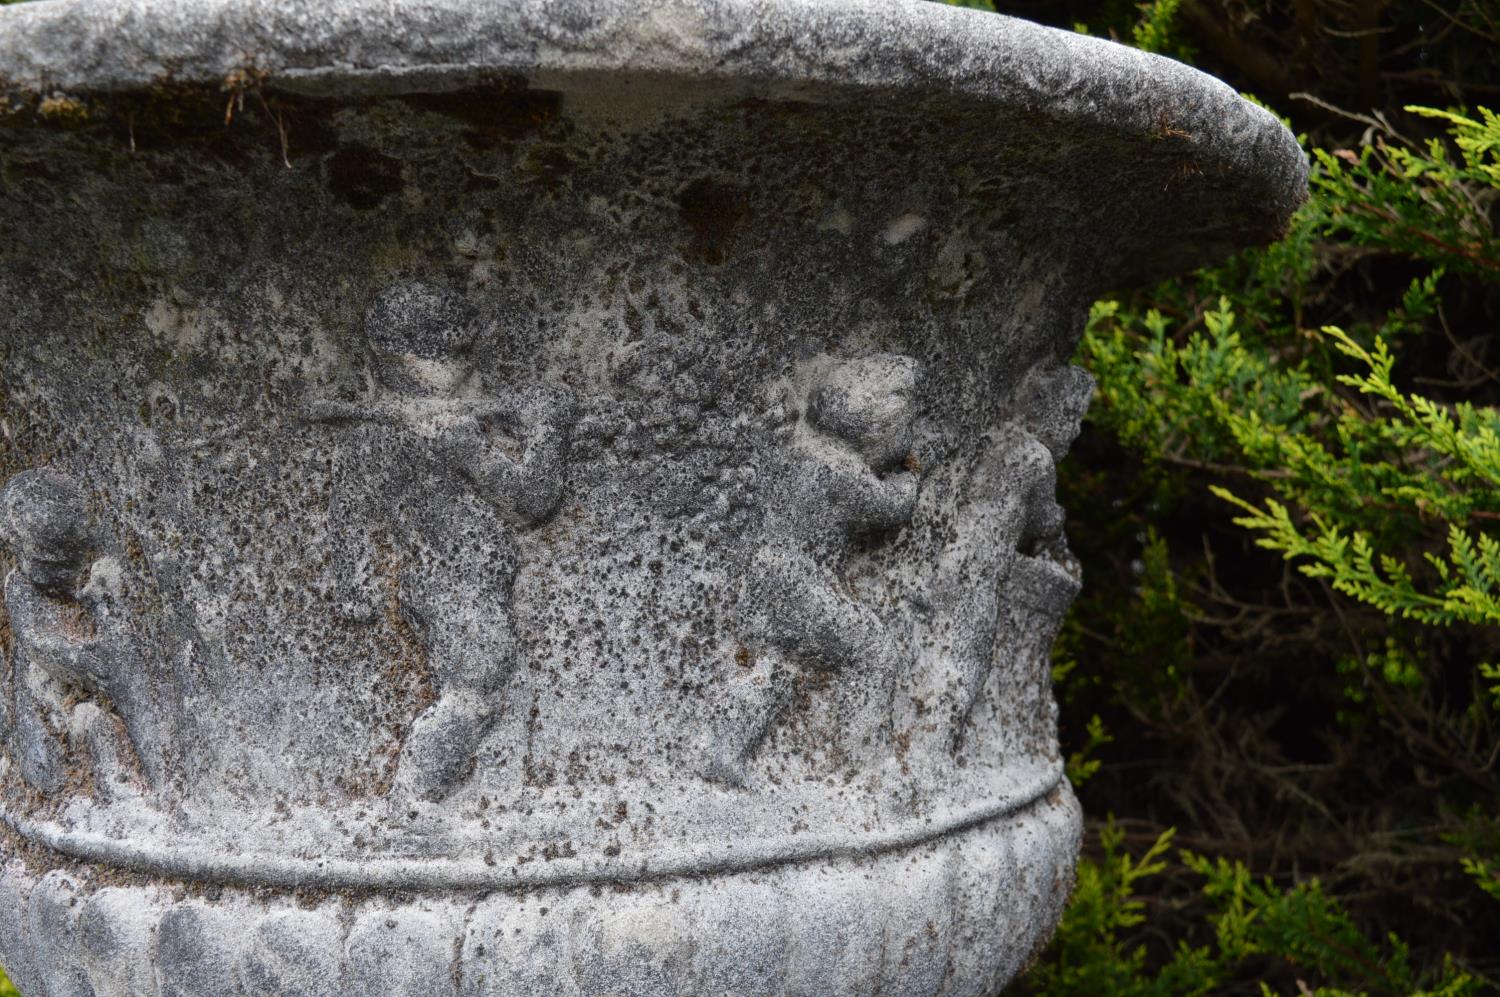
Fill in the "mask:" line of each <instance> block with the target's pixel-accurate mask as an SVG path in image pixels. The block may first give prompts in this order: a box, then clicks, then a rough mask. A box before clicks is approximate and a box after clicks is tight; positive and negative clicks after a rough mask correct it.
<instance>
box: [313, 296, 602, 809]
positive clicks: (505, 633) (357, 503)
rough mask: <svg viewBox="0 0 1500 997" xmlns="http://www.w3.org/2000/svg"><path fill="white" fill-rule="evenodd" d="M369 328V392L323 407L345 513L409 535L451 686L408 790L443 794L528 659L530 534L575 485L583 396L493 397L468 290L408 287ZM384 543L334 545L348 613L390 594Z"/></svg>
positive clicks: (416, 745)
mask: <svg viewBox="0 0 1500 997" xmlns="http://www.w3.org/2000/svg"><path fill="white" fill-rule="evenodd" d="M364 333H365V340H366V344H367V346H368V348H369V353H370V363H371V368H372V374H373V379H372V385H371V390H370V392H369V395H368V397H367V398H365V399H364V400H361V401H354V402H347V401H331V400H330V401H322V402H318V403H316V404H315V405H314V406H313V410H312V418H313V419H314V420H315V421H319V422H324V423H329V424H335V425H339V426H342V427H344V428H345V434H346V436H345V440H344V443H343V445H341V446H340V447H339V449H338V454H339V460H338V467H337V468H336V471H335V474H336V478H337V480H336V482H335V489H334V508H333V517H334V520H335V522H338V523H340V524H343V525H344V526H346V527H347V526H349V525H358V524H365V523H370V524H375V525H376V527H377V530H378V531H380V532H382V533H384V539H386V540H387V541H389V542H390V543H391V544H392V545H393V547H394V548H395V550H394V551H393V553H394V555H395V557H396V559H397V562H398V564H399V567H398V569H397V577H395V578H394V581H395V583H396V588H397V590H396V602H397V605H398V606H399V610H400V613H401V616H402V617H403V618H404V619H405V620H406V621H407V622H408V624H409V625H410V626H411V627H412V628H413V630H414V631H415V632H416V633H417V635H418V636H419V638H420V640H421V642H422V644H423V647H424V650H425V651H426V655H427V660H428V663H429V666H430V668H431V672H432V676H433V681H434V684H435V687H436V689H435V691H436V694H437V698H436V700H435V701H434V702H433V703H432V704H431V705H430V706H428V707H427V708H426V709H425V710H423V711H422V712H421V713H420V714H419V715H418V716H417V718H416V720H415V721H414V723H413V725H412V728H411V730H410V732H409V733H408V735H407V738H406V741H405V745H404V747H403V748H402V751H401V755H400V758H399V760H398V764H397V773H396V781H395V791H396V793H398V794H399V795H401V796H405V797H411V798H422V799H430V800H437V799H441V798H442V797H444V796H446V795H447V794H448V793H449V792H451V791H452V789H453V788H454V787H455V786H457V785H458V784H459V783H460V782H461V781H463V779H465V778H466V777H467V775H468V773H469V771H470V769H471V768H472V765H473V760H474V755H475V752H476V750H477V749H478V747H479V744H480V742H481V741H482V740H483V738H484V737H485V735H486V734H487V733H488V732H489V731H490V729H491V728H492V727H493V725H494V722H495V719H496V716H497V713H498V710H499V705H500V693H501V689H502V687H503V686H504V684H505V682H506V680H507V679H508V678H509V676H510V673H511V672H512V670H513V669H514V668H515V665H516V661H517V657H518V649H517V646H516V639H515V634H514V629H513V624H512V620H511V609H510V603H511V589H512V585H513V582H514V579H515V575H516V572H517V570H518V569H519V567H520V562H519V551H518V549H517V545H516V531H517V530H522V529H528V528H534V527H536V526H537V525H539V524H540V523H542V522H543V521H545V520H546V519H547V518H548V517H549V516H550V515H551V513H552V511H553V509H554V508H555V507H556V505H557V502H558V500H559V498H560V497H561V495H562V488H563V474H564V470H565V463H566V459H567V449H568V438H569V433H570V430H571V426H572V424H573V421H574V418H575V416H574V407H573V402H572V398H571V396H570V395H569V394H568V393H567V392H566V391H565V390H563V389H558V388H551V387H538V388H534V389H531V390H529V391H526V392H524V393H518V394H514V395H509V396H502V397H496V396H493V395H490V394H487V393H486V392H485V390H484V385H483V384H482V382H481V380H480V377H479V375H478V372H477V370H476V369H475V366H474V363H473V360H472V359H471V357H470V352H471V350H472V348H473V345H474V341H475V339H476V337H477V334H478V323H477V320H476V318H475V316H474V315H473V314H472V313H471V312H470V311H469V310H468V309H467V308H466V307H465V305H464V302H463V301H462V299H461V298H460V297H459V296H458V295H456V294H453V293H450V292H444V291H439V290H437V289H434V288H432V287H429V286H427V285H425V284H419V283H404V284H398V285H396V286H394V287H392V288H389V289H388V290H386V291H384V292H383V293H382V294H380V295H379V296H378V297H377V298H376V300H375V301H374V302H373V303H372V304H371V306H370V307H369V309H368V310H367V311H366V313H365V318H364ZM511 441H515V444H516V445H515V447H514V450H518V451H519V453H513V452H511V449H512V448H511V447H510V446H509V445H508V444H509V443H510V442H511ZM378 546H379V541H378V538H377V537H374V536H364V537H359V538H354V539H353V540H352V541H346V542H345V543H342V544H340V545H339V546H338V547H337V548H336V551H335V553H336V556H335V568H336V570H337V572H338V574H339V575H340V579H341V592H340V612H341V613H342V614H343V615H345V616H346V617H349V618H352V619H356V620H360V619H363V620H368V619H371V618H373V616H374V615H375V612H376V611H377V609H378V607H379V606H380V605H381V604H382V603H383V602H385V601H386V596H385V593H384V592H382V590H381V588H380V586H381V582H382V580H381V578H380V571H379V569H378V566H376V565H375V564H373V562H372V558H373V557H374V556H375V555H376V551H377V548H378Z"/></svg>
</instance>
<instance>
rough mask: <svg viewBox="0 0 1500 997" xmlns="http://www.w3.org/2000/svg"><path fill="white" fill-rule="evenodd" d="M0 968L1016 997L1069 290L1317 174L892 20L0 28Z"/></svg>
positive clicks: (1057, 836) (241, 2)
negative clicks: (1005, 991) (1005, 995)
mask: <svg viewBox="0 0 1500 997" xmlns="http://www.w3.org/2000/svg"><path fill="white" fill-rule="evenodd" d="M0 90H3V93H4V99H3V103H0V231H3V238H0V481H3V482H5V484H4V491H3V493H0V534H3V541H4V546H3V550H4V554H3V556H0V569H3V572H4V575H5V585H4V607H5V612H4V615H3V616H0V641H3V649H4V663H3V669H0V675H3V693H4V694H3V697H0V702H3V709H0V741H3V747H4V752H3V755H4V757H3V761H0V819H3V832H0V962H3V963H4V965H5V967H6V968H7V969H8V970H9V971H10V973H11V974H12V975H13V977H14V978H15V980H16V982H17V983H18V985H19V986H20V988H21V989H22V991H23V992H24V993H25V994H26V995H27V997H43V995H51V997H57V995H88V994H94V995H99V997H116V995H131V997H134V995H162V997H167V995H171V997H186V995H202V997H209V995H212V997H226V995H238V994H244V995H268V994H275V995H283V997H293V995H309V997H311V995H326V997H376V995H380V997H386V995H413V994H421V995H423V997H460V995H466V997H469V995H482V994H503V995H521V994H536V995H549V997H550V995H579V997H596V995H606V994H620V995H627V994H628V995H666V994H681V995H687V994H694V995H722V994H734V995H762V994H806V995H819V997H827V995H868V994H893V995H930V994H981V993H990V992H993V991H994V990H996V989H997V988H999V987H1000V986H1002V985H1003V984H1004V983H1005V981H1007V980H1009V979H1010V978H1011V977H1013V976H1014V975H1015V974H1016V973H1017V972H1019V971H1020V970H1021V969H1022V968H1023V967H1024V966H1025V965H1026V963H1027V961H1028V959H1029V958H1031V957H1032V956H1033V955H1034V954H1035V952H1036V951H1037V949H1038V946H1039V945H1041V944H1042V943H1043V941H1044V940H1045V939H1046V938H1047V936H1048V934H1049V933H1050V931H1051V929H1052V927H1053V925H1054V923H1055V922H1056V920H1057V917H1058V914H1059V910H1060V908H1061V906H1062V904H1063V903H1064V901H1065V900H1066V898H1067V895H1068V892H1069V888H1070V884H1071V876H1072V868H1073V863H1074V857H1075V854H1076V852H1077V850H1078V845H1079V830H1080V815H1079V809H1078V806H1077V803H1076V801H1075V799H1074V796H1073V794H1072V792H1071V790H1070V788H1069V786H1068V783H1067V782H1066V781H1065V779H1064V776H1063V762H1062V759H1061V757H1060V756H1059V751H1058V737H1057V730H1056V719H1055V718H1056V711H1055V708H1054V705H1053V701H1052V694H1051V690H1050V684H1049V672H1048V654H1049V648H1050V645H1051V642H1052V640H1053V637H1054V635H1055V633H1056V631H1057V628H1058V626H1059V624H1060V622H1061V620H1062V617H1063V614H1064V612H1065V611H1066V609H1067V606H1068V603H1069V601H1070V600H1071V599H1072V597H1073V595H1074V594H1075V592H1076V591H1077V589H1078V585H1079V572H1078V568H1077V565H1076V563H1075V562H1074V560H1073V558H1072V557H1071V556H1070V555H1069V553H1068V548H1067V545H1066V543H1065V542H1064V538H1063V516H1062V513H1061V511H1060V510H1059V508H1058V507H1057V505H1056V502H1055V497H1054V480H1055V462H1056V461H1057V460H1058V459H1060V458H1061V457H1062V456H1063V454H1064V452H1065V451H1066V450H1067V449H1068V446H1069V443H1070V442H1071V440H1072V438H1073V436H1074V434H1075V433H1076V431H1077V427H1078V421H1079V418H1080V416H1081V414H1082V412H1083V409H1084V407H1085V405H1086V403H1087V400H1088V397H1089V393H1090V381H1089V378H1088V376H1087V375H1085V374H1084V373H1082V372H1081V371H1079V370H1077V369H1076V368H1073V367H1070V366H1069V365H1068V362H1067V361H1068V356H1069V353H1070V351H1071V349H1072V346H1073V344H1074V342H1075V341H1076V340H1077V338H1078V336H1079V334H1080V331H1081V329H1082V325H1083V320H1084V316H1085V314H1086V311H1087V308H1088V305H1089V302H1090V301H1091V300H1092V299H1093V298H1094V297H1096V296H1097V295H1098V294H1099V293H1101V292H1103V291H1107V290H1110V289H1113V288H1119V287H1123V286H1128V285H1133V284H1139V283H1141V282H1144V281H1148V280H1151V279H1155V278H1158V277H1161V276H1164V275H1167V274H1170V273H1173V272H1179V271H1181V270H1183V269H1184V268H1187V267H1190V266H1193V265H1196V264H1199V263H1203V262H1206V261H1210V260H1213V259H1216V258H1219V257H1221V256H1223V255H1225V254H1226V253H1228V252H1230V251H1231V250H1233V249H1234V248H1236V247H1239V246H1242V245H1248V244H1252V243H1257V242H1263V241H1266V240H1269V239H1271V238H1273V237H1275V236H1276V234H1277V233H1278V231H1280V229H1281V227H1282V226H1283V224H1284V223H1285V221H1286V219H1287V217H1288V215H1289V213H1290V212H1291V211H1292V210H1293V209H1294V208H1295V206H1296V205H1297V203H1298V202H1299V201H1300V200H1301V198H1302V196H1303V191H1304V186H1305V165H1304V161H1303V158H1302V156H1301V153H1300V151H1299V149H1298V147H1297V145H1296V143H1295V141H1294V140H1293V138H1292V137H1291V135H1290V134H1288V133H1287V131H1286V130H1285V129H1283V128H1282V126H1281V125H1280V124H1278V123H1277V121H1276V120H1275V119H1274V118H1273V117H1272V116H1271V115H1269V114H1267V113H1265V112H1263V111H1261V110H1260V109H1258V108H1256V107H1254V106H1252V105H1251V104H1249V103H1247V102H1245V101H1243V100H1241V99H1240V98H1239V97H1237V96H1236V95H1235V94H1234V93H1233V92H1231V91H1230V90H1229V89H1228V88H1227V87H1225V86H1223V85H1222V84H1220V83H1218V82H1216V81H1214V80H1212V79H1210V78H1208V77H1205V76H1203V75H1200V74H1199V73H1197V72H1194V71H1192V70H1190V69H1187V68H1185V67H1183V66H1181V65H1178V64H1176V63H1173V62H1170V61H1167V60H1165V59H1160V58H1156V57H1153V56H1148V55H1143V54H1140V53H1138V52H1134V51H1131V50H1128V49H1125V48H1122V47H1119V46H1116V45H1113V44H1109V43H1106V42H1103V41H1098V40H1095V39H1091V38H1086V37H1081V36H1075V35H1070V34H1066V33H1063V32H1059V31H1054V30H1051V29H1045V28H1040V27H1037V26H1034V25H1031V24H1027V23H1024V22H1019V21H1014V20H1010V19H1006V18H1002V17H997V16H992V15H982V14H978V13H975V12H972V11H965V10H959V9H954V8H950V7H945V6H941V5H938V4H933V3H926V2H917V0H840V2H838V3H826V2H822V0H506V2H486V0H424V2H421V3H406V4H400V3H391V2H387V0H339V2H328V0H111V2H107V3H106V2H86V0H48V2H39V3H33V4H23V5H21V6H15V7H7V8H4V9H3V10H0Z"/></svg>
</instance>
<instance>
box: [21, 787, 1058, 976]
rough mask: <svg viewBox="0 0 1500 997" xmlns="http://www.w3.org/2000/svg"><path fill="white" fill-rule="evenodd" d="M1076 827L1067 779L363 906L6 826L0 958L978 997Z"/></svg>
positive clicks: (1042, 929) (82, 965)
mask: <svg viewBox="0 0 1500 997" xmlns="http://www.w3.org/2000/svg"><path fill="white" fill-rule="evenodd" d="M1079 828H1080V815H1079V810H1078V805H1077V802H1076V800H1075V799H1074V797H1073V794H1072V792H1071V791H1070V790H1069V789H1068V788H1067V787H1066V785H1064V786H1062V787H1060V788H1059V789H1058V790H1057V791H1056V792H1054V793H1053V794H1051V795H1050V796H1049V797H1047V798H1045V799H1043V800H1041V801H1038V802H1037V803H1036V804H1034V805H1033V806H1032V807H1030V808H1028V809H1026V810H1024V811H1022V812H1020V813H1017V814H1013V815H1011V816H1007V817H1002V818H999V819H996V820H992V821H989V822H986V823H984V824H981V825H978V826H976V827H972V828H969V829H967V830H965V831H961V832H957V833H952V834H948V835H944V836H941V837H938V838H936V839H934V840H933V841H931V842H928V843H925V844H922V845H918V846H916V847H910V848H903V849H899V850H895V851H890V852H886V853H883V854H881V855H879V856H877V857H874V858H868V859H861V860H858V861H851V860H830V861H808V862H803V863H798V864H795V865H787V866H780V867H772V868H767V869H764V870H759V871H756V872H752V873H739V874H733V875H722V876H704V877H694V878H670V879H662V880H655V881H647V882H641V883H636V884H633V885H628V886H614V887H604V888H601V887H597V886H594V887H589V886H578V887H572V888H551V889H544V890H535V891H530V892H525V893H512V892H497V893H492V894H489V895H486V896H466V895H461V894H455V895H440V896H419V895H408V896H395V897H386V896H382V897H374V898H369V899H364V898H360V897H357V896H341V895H327V894H318V893H308V894H305V895H299V894H295V893H294V894H287V893H283V892H275V893H266V894H264V895H261V894H258V893H256V892H254V891H246V890H240V889H228V888H221V887H203V886H201V885H194V884H179V883H151V882H149V881H145V880H140V879H133V878H131V877H130V876H128V875H121V874H120V873H119V872H118V871H116V870H109V869H104V868H98V867H90V866H83V865H72V866H62V867H57V868H52V869H48V868H46V867H44V866H43V865H41V864H38V860H37V857H36V856H35V855H32V854H22V853H20V852H18V851H17V850H16V842H15V841H14V840H11V841H9V842H7V843H6V844H5V847H6V849H7V852H8V855H7V860H6V862H5V864H4V867H3V875H0V962H3V964H4V965H5V967H6V968H7V970H8V971H9V972H10V974H11V976H12V977H13V979H14V980H15V982H16V984H17V985H18V986H19V987H20V988H21V991H22V993H23V994H25V995H26V997H33V995H40V994H47V995H61V994H68V995H76V994H83V995H87V994H92V995H96V997H147V995H149V997H158V995H160V997H189V995H202V997H234V995H240V994H243V995H247V997H248V995H252V994H253V995H268V994H275V995H277V997H392V995H398V994H420V995H422V997H449V995H451V997H460V995H463V997H478V995H481V994H504V995H515V997H520V995H528V994H537V995H547V997H559V995H576V997H603V995H606V994H619V995H631V997H648V995H665V994H684V995H685V994H704V995H708V994H715V995H720V994H735V995H746V997H748V995H759V994H806V995H809V997H811V995H818V997H835V995H840V994H848V995H851V997H853V995H869V994H882V995H900V997H906V995H911V997H916V995H932V994H943V995H957V994H988V993H993V992H995V991H996V990H997V989H998V988H999V987H1000V986H1002V985H1003V984H1004V983H1005V982H1006V981H1008V980H1010V979H1011V978H1012V977H1013V976H1015V975H1016V974H1017V973H1018V972H1019V971H1020V969H1021V968H1022V967H1023V966H1025V964H1026V963H1027V962H1028V961H1029V959H1030V958H1031V957H1032V955H1033V954H1034V953H1035V952H1036V950H1037V949H1038V948H1039V946H1040V945H1041V944H1042V943H1043V942H1044V941H1045V936H1046V934H1047V933H1048V932H1049V931H1050V929H1051V926H1052V925H1053V923H1054V922H1055V920H1056V916H1057V911H1058V910H1060V908H1061V906H1062V904H1063V902H1064V901H1065V900H1066V898H1067V894H1068V891H1069V888H1070V886H1071V883H1072V868H1073V862H1074V856H1075V855H1076V853H1077V848H1078V836H1079Z"/></svg>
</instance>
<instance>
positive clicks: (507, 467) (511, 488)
mask: <svg viewBox="0 0 1500 997" xmlns="http://www.w3.org/2000/svg"><path fill="white" fill-rule="evenodd" d="M573 418H574V414H573V404H572V399H571V397H570V396H568V395H566V394H563V393H561V392H549V393H546V394H543V395H541V396H540V397H539V398H537V399H535V400H531V401H529V402H528V403H527V404H524V405H522V406H520V407H519V410H518V412H517V414H516V421H522V420H524V421H526V422H529V423H530V425H529V428H527V429H526V430H525V432H524V435H523V436H522V441H521V447H522V449H521V456H520V458H519V459H517V458H514V457H511V456H510V455H509V454H506V453H503V452H500V451H498V450H497V449H495V448H494V447H490V446H485V445H484V444H483V443H482V442H481V440H480V439H478V438H469V439H468V440H467V441H466V442H465V443H464V445H463V446H462V448H461V452H460V455H459V459H460V461H461V462H462V466H463V471H464V474H465V475H466V476H467V477H468V478H469V479H470V480H471V481H473V482H474V485H475V487H476V488H477V489H478V491H479V493H480V495H482V496H483V497H484V498H485V499H486V500H487V501H488V502H490V503H491V504H492V505H494V506H495V507H496V508H498V509H499V510H500V511H501V512H502V513H503V514H504V515H505V516H506V518H508V519H510V520H511V521H512V522H514V523H516V524H517V525H520V526H532V525H535V524H536V523H539V522H541V521H542V520H544V519H546V518H547V516H548V514H550V513H551V512H552V510H553V509H554V508H555V507H556V506H557V502H558V499H560V498H561V497H562V489H563V474H564V471H565V470H566V463H567V452H568V441H569V436H570V433H571V428H572V423H573Z"/></svg>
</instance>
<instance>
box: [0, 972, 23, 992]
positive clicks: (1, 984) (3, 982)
mask: <svg viewBox="0 0 1500 997" xmlns="http://www.w3.org/2000/svg"><path fill="white" fill-rule="evenodd" d="M0 997H21V994H20V991H18V990H16V988H15V987H14V986H12V985H11V982H10V977H8V976H6V975H5V971H4V970H3V969H0Z"/></svg>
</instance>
